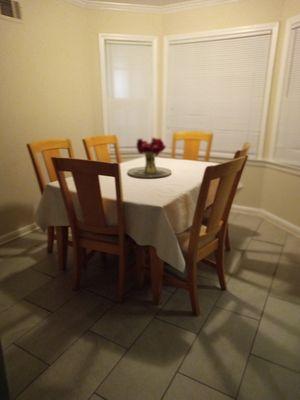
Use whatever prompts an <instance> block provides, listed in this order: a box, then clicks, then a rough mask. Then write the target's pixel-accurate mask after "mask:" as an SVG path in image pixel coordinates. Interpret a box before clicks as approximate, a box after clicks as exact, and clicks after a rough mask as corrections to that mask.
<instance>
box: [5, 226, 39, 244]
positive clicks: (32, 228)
mask: <svg viewBox="0 0 300 400" xmlns="http://www.w3.org/2000/svg"><path fill="white" fill-rule="evenodd" d="M36 229H38V227H37V225H36V224H30V225H25V226H22V228H18V229H16V230H15V231H13V232H9V233H6V234H5V235H2V236H0V245H1V244H5V243H8V242H11V241H12V240H14V239H17V238H19V237H21V236H24V235H27V234H28V233H30V232H33V231H35V230H36Z"/></svg>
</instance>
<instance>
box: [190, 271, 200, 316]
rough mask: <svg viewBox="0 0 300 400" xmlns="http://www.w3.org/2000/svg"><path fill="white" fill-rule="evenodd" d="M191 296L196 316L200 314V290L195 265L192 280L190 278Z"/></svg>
mask: <svg viewBox="0 0 300 400" xmlns="http://www.w3.org/2000/svg"><path fill="white" fill-rule="evenodd" d="M189 281H190V282H189V289H188V290H189V294H190V300H191V306H192V310H193V314H194V315H199V314H200V307H199V298H198V288H197V266H196V265H194V267H193V269H192V272H191V275H190V278H189Z"/></svg>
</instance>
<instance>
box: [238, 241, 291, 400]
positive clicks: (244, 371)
mask: <svg viewBox="0 0 300 400" xmlns="http://www.w3.org/2000/svg"><path fill="white" fill-rule="evenodd" d="M286 238H287V235H286V237H285V241H284V243H283V244H282V245H281V252H280V254H279V256H278V260H277V262H276V266H275V268H274V271H273V274H272V279H271V284H270V286H269V288H268V291H267V296H266V299H265V302H264V305H263V307H262V310H261V317H260V319H259V321H258V324H257V329H256V332H255V335H254V337H253V340H252V345H251V347H250V351H249V354H248V357H247V360H246V363H245V367H244V370H243V373H242V376H241V380H240V383H239V386H238V389H237V393H236V399H238V397H239V394H240V390H241V387H242V383H243V380H244V377H245V374H246V370H247V367H248V364H249V360H250V357H251V356H252V355H253V353H252V351H253V347H254V343H255V341H256V338H257V335H258V331H259V328H260V325H261V321H262V319H263V316H264V313H265V309H266V305H267V302H268V299H269V296H270V293H271V290H272V286H273V281H274V278H275V275H276V273H277V270H278V266H279V261H280V258H281V255H282V253H283V249H284V246H285V243H286Z"/></svg>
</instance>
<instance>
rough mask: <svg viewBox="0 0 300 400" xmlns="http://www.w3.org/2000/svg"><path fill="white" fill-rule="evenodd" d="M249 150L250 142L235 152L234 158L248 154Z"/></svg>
mask: <svg viewBox="0 0 300 400" xmlns="http://www.w3.org/2000/svg"><path fill="white" fill-rule="evenodd" d="M249 150H250V143H244V144H243V146H242V148H241V149H240V150H237V151H236V152H235V153H234V157H233V158H239V157H244V156H248V153H249Z"/></svg>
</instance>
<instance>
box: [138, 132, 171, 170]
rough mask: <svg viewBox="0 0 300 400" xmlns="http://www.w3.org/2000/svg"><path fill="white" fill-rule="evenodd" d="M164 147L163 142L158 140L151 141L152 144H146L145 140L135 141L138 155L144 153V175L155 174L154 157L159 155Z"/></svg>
mask: <svg viewBox="0 0 300 400" xmlns="http://www.w3.org/2000/svg"><path fill="white" fill-rule="evenodd" d="M164 148H165V145H164V144H163V141H162V140H160V139H155V138H153V139H152V142H150V143H148V142H146V141H145V140H142V139H139V140H138V141H137V149H138V151H139V152H140V153H145V156H146V166H145V174H156V173H157V169H156V165H155V156H157V154H159V153H160V152H161V151H163V149H164Z"/></svg>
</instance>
